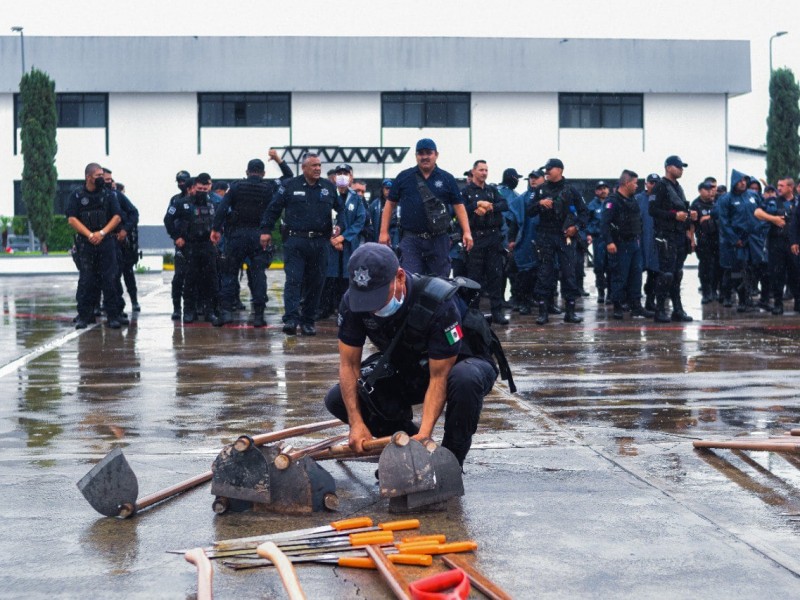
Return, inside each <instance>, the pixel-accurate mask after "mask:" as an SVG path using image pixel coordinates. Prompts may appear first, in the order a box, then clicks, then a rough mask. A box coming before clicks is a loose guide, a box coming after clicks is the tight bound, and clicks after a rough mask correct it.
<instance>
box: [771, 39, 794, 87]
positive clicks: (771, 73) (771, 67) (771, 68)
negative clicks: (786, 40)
mask: <svg viewBox="0 0 800 600" xmlns="http://www.w3.org/2000/svg"><path fill="white" fill-rule="evenodd" d="M787 33H789V32H788V31H778V32H777V33H775V34H774V35H771V36H770V38H769V77H770V79H772V40H774V39H775V38H777V37H781V36H782V35H786V34H787Z"/></svg>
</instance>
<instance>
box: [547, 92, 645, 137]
mask: <svg viewBox="0 0 800 600" xmlns="http://www.w3.org/2000/svg"><path fill="white" fill-rule="evenodd" d="M558 113H559V126H561V127H565V128H578V129H587V128H603V129H621V128H625V129H641V128H642V122H643V117H642V94H559V95H558Z"/></svg>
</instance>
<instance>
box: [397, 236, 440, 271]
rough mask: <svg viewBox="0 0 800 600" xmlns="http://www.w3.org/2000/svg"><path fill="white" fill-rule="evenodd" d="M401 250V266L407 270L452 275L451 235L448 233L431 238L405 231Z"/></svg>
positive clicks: (401, 241)
mask: <svg viewBox="0 0 800 600" xmlns="http://www.w3.org/2000/svg"><path fill="white" fill-rule="evenodd" d="M399 250H400V252H399V254H400V266H401V267H403V268H404V269H405V270H406V271H408V272H410V273H418V274H420V275H434V276H436V277H450V237H449V236H448V235H447V234H446V233H443V234H442V235H437V236H436V237H434V238H431V239H424V238H421V237H419V236H416V235H414V234H412V233H405V234H403V237H402V239H401V240H400V247H399Z"/></svg>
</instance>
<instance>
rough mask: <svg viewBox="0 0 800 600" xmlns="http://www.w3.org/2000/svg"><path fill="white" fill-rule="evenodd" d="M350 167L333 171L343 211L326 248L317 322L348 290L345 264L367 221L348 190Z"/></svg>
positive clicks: (357, 198)
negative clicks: (326, 257)
mask: <svg viewBox="0 0 800 600" xmlns="http://www.w3.org/2000/svg"><path fill="white" fill-rule="evenodd" d="M352 183H353V167H351V166H350V165H348V164H341V165H339V166H337V167H336V192H337V194H338V196H339V197H338V202H339V204H340V205H341V206H342V207H343V210H341V211H339V214H338V217H337V219H336V226H335V227H334V231H333V236H332V237H331V240H330V244H329V246H328V270H327V273H326V275H327V277H326V279H325V285H324V287H323V289H322V297H321V299H320V311H319V314H318V315H317V317H316V318H317V319H325V318H327V317H329V316H330V315H332V314H333V312H334V311H335V310H336V309H337V308H339V303H340V302H341V301H342V295H343V294H344V292H345V290H346V289H347V263H348V261H349V260H350V256H351V255H352V254H353V251H354V250H355V249H356V248H358V246H359V243H360V238H361V232H362V231H363V229H364V224H365V222H366V220H367V215H366V209H365V208H364V203H363V201H362V200H361V197H360V196H359V195H358V193H356V191H355V190H353V189H351V187H350V186H351V184H352Z"/></svg>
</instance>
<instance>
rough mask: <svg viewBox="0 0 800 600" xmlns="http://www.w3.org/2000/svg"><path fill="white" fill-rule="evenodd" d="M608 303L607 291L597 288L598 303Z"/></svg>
mask: <svg viewBox="0 0 800 600" xmlns="http://www.w3.org/2000/svg"><path fill="white" fill-rule="evenodd" d="M605 302H606V289H605V288H602V287H598V288H597V303H598V304H605Z"/></svg>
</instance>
